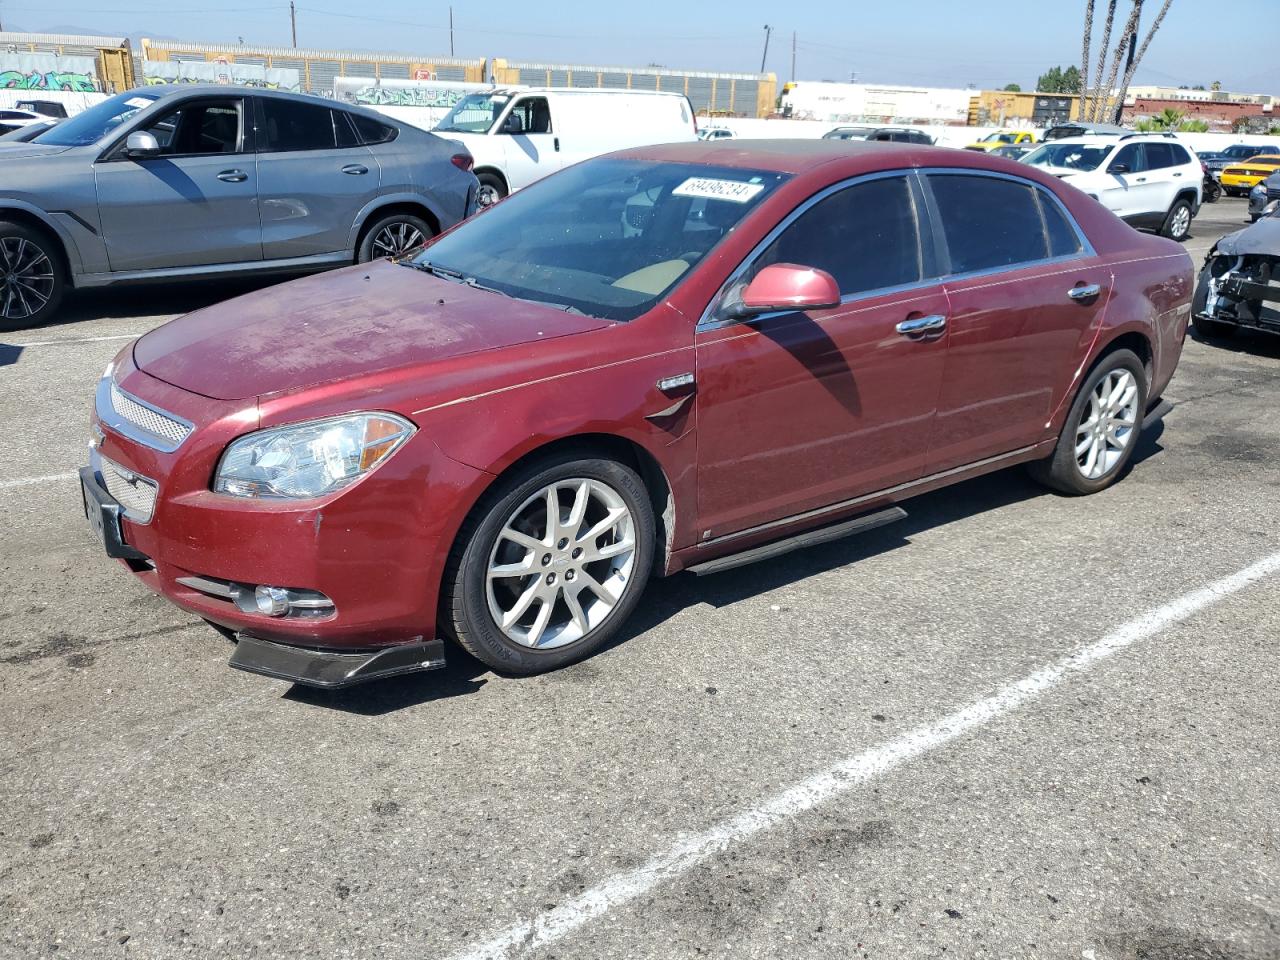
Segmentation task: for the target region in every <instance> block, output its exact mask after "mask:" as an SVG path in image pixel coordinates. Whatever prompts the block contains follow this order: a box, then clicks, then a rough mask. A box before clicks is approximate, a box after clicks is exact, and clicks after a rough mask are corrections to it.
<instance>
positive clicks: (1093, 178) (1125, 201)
mask: <svg viewBox="0 0 1280 960" xmlns="http://www.w3.org/2000/svg"><path fill="white" fill-rule="evenodd" d="M1023 163H1027V164H1031V165H1032V166H1036V167H1040V168H1041V169H1042V170H1044V171H1046V172H1048V173H1052V174H1054V175H1055V176H1058V177H1061V178H1062V179H1063V180H1065V181H1066V182H1067V183H1070V184H1071V185H1072V186H1073V187H1077V188H1079V189H1080V190H1083V191H1084V192H1085V193H1087V194H1089V196H1091V197H1093V198H1094V199H1095V200H1098V201H1099V202H1101V203H1102V205H1103V206H1105V207H1106V208H1107V209H1108V210H1111V211H1112V212H1113V213H1115V214H1116V215H1117V216H1120V217H1122V218H1123V219H1124V220H1125V221H1127V222H1128V223H1130V224H1132V225H1133V226H1135V227H1140V228H1143V229H1147V230H1156V231H1159V232H1160V233H1163V234H1164V235H1165V236H1166V237H1170V238H1172V239H1174V240H1185V239H1186V237H1187V235H1188V233H1189V232H1190V230H1191V221H1192V220H1193V219H1194V218H1195V215H1196V214H1197V213H1198V212H1199V211H1200V182H1201V179H1202V177H1203V176H1204V170H1203V168H1202V167H1201V166H1200V161H1199V159H1197V158H1196V156H1195V154H1193V153H1192V152H1191V151H1190V150H1188V149H1187V148H1186V147H1184V146H1183V145H1182V144H1180V143H1178V142H1177V141H1176V140H1174V139H1173V137H1172V136H1162V135H1160V134H1149V135H1148V134H1127V135H1125V136H1123V137H1075V138H1070V139H1065V140H1053V141H1050V142H1048V143H1045V144H1043V145H1042V146H1040V147H1039V148H1037V149H1036V150H1033V151H1032V152H1031V153H1029V154H1027V155H1026V156H1025V157H1024V158H1023Z"/></svg>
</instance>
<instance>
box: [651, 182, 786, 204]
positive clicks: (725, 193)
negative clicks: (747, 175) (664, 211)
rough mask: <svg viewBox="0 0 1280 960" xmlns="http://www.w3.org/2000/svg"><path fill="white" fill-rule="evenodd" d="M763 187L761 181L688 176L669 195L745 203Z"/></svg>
mask: <svg viewBox="0 0 1280 960" xmlns="http://www.w3.org/2000/svg"><path fill="white" fill-rule="evenodd" d="M763 189H764V184H763V183H742V182H740V181H738V180H713V179H711V178H710V177H690V178H689V179H688V180H686V181H685V182H684V183H682V184H680V186H678V187H676V188H675V189H674V190H672V191H671V195H672V196H673V197H703V198H705V199H707V200H731V201H733V202H734V203H746V202H747V201H748V200H750V199H751V198H752V197H754V196H755V195H756V194H757V193H759V192H760V191H761V190H763Z"/></svg>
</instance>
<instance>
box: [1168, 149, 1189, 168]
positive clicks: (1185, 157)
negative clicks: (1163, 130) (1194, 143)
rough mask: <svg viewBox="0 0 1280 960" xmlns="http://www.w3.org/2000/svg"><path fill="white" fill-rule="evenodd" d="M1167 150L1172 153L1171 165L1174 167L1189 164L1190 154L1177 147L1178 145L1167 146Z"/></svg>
mask: <svg viewBox="0 0 1280 960" xmlns="http://www.w3.org/2000/svg"><path fill="white" fill-rule="evenodd" d="M1169 149H1170V150H1172V151H1173V165H1174V166H1175V167H1180V166H1182V165H1183V164H1184V163H1190V162H1191V154H1189V153H1187V151H1186V150H1184V149H1183V148H1182V147H1180V146H1178V144H1176V143H1171V144H1169Z"/></svg>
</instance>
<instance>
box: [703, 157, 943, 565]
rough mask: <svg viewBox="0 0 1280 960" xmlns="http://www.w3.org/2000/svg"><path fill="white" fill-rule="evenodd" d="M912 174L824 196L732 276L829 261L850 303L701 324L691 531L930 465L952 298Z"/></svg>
mask: <svg viewBox="0 0 1280 960" xmlns="http://www.w3.org/2000/svg"><path fill="white" fill-rule="evenodd" d="M918 201H919V194H918V192H917V188H916V186H915V184H914V183H913V181H912V180H911V179H909V178H908V177H907V176H906V175H894V176H888V177H878V178H872V179H865V180H861V181H856V182H853V183H852V184H850V185H843V186H841V187H840V188H838V189H835V190H833V191H830V192H828V193H827V194H825V195H820V196H819V198H818V199H817V200H816V201H811V202H810V203H809V204H807V205H806V207H804V208H802V210H801V212H799V213H798V215H794V217H793V219H792V220H791V222H790V223H789V225H788V226H786V228H785V229H784V230H783V231H782V232H781V233H780V234H779V235H778V237H777V239H776V240H774V241H773V242H772V243H771V244H770V245H769V246H768V247H767V248H766V249H765V250H764V251H763V252H762V253H761V254H760V255H759V256H757V257H756V258H755V259H754V260H753V261H752V262H751V263H750V264H749V265H747V266H746V267H745V268H744V270H743V271H741V273H740V276H739V277H737V278H735V280H734V281H733V282H732V283H731V285H730V287H729V289H728V291H727V293H726V297H729V298H731V297H732V295H733V291H734V289H740V285H741V284H742V283H745V282H747V281H749V280H750V278H751V276H753V275H754V273H755V272H756V271H757V270H759V269H760V268H762V267H764V266H766V265H768V264H770V263H796V264H801V265H804V266H810V267H817V268H819V269H823V270H826V271H828V272H829V273H831V275H832V276H833V277H835V278H836V281H837V283H838V284H839V286H840V290H841V293H842V295H843V297H844V300H845V302H844V303H842V304H841V305H840V306H839V307H835V308H833V309H829V310H819V311H812V312H807V313H801V312H790V313H774V314H767V315H764V316H761V317H757V318H755V319H752V320H749V321H744V322H736V323H730V324H728V325H723V326H716V325H715V322H714V318H713V319H712V324H711V325H709V327H708V328H706V329H700V330H699V332H698V333H697V335H696V337H697V339H696V344H697V351H696V353H697V368H696V369H697V393H696V402H697V417H698V419H697V423H698V514H699V524H698V532H699V536H700V538H701V539H704V540H705V539H714V538H715V537H719V536H723V535H725V534H727V533H731V532H734V531H737V530H742V529H744V528H747V527H751V526H754V525H756V524H760V523H767V522H769V521H772V520H778V519H782V518H785V517H789V516H793V515H795V514H797V513H801V512H804V511H808V510H812V509H817V508H821V507H824V506H827V505H830V504H833V503H837V502H839V501H842V500H845V499H848V498H851V497H857V496H860V495H862V494H866V493H871V492H873V491H876V490H881V489H885V488H887V487H891V486H894V485H896V484H899V483H904V482H908V481H911V480H914V479H917V478H918V477H919V476H920V475H921V474H922V473H923V470H924V465H925V455H926V451H927V445H928V442H929V436H930V433H931V431H932V426H933V416H934V409H935V406H936V403H937V397H938V387H939V384H940V382H941V377H942V366H943V354H944V350H945V348H946V331H945V328H943V329H941V330H933V331H931V332H928V333H925V334H908V333H900V332H899V331H898V329H897V327H898V325H899V324H900V323H903V322H904V321H911V320H921V319H925V318H942V317H944V316H945V314H946V298H945V295H944V294H943V292H942V288H941V286H940V285H939V284H938V283H936V282H934V281H932V280H928V279H926V278H929V277H932V276H933V275H934V268H933V258H932V256H931V249H932V247H931V244H922V243H921V237H920V229H919V223H920V218H919V217H918V214H917V211H918V209H919V208H920V207H919V202H918Z"/></svg>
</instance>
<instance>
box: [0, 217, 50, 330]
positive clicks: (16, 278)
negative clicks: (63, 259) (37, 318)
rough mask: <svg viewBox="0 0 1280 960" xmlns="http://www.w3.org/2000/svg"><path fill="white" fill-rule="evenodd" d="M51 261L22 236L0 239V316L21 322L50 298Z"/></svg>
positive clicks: (38, 309)
mask: <svg viewBox="0 0 1280 960" xmlns="http://www.w3.org/2000/svg"><path fill="white" fill-rule="evenodd" d="M53 288H54V274H53V261H52V260H50V259H49V255H48V254H47V253H45V252H44V251H43V250H42V249H40V247H38V246H37V245H36V244H34V243H32V242H31V241H30V240H27V239H25V238H24V237H3V238H0V317H3V318H4V319H5V320H23V319H26V318H28V317H32V316H34V315H35V314H37V313H39V312H40V311H41V310H43V309H44V306H45V304H47V303H48V302H49V300H50V299H51V298H52V297H53Z"/></svg>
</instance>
